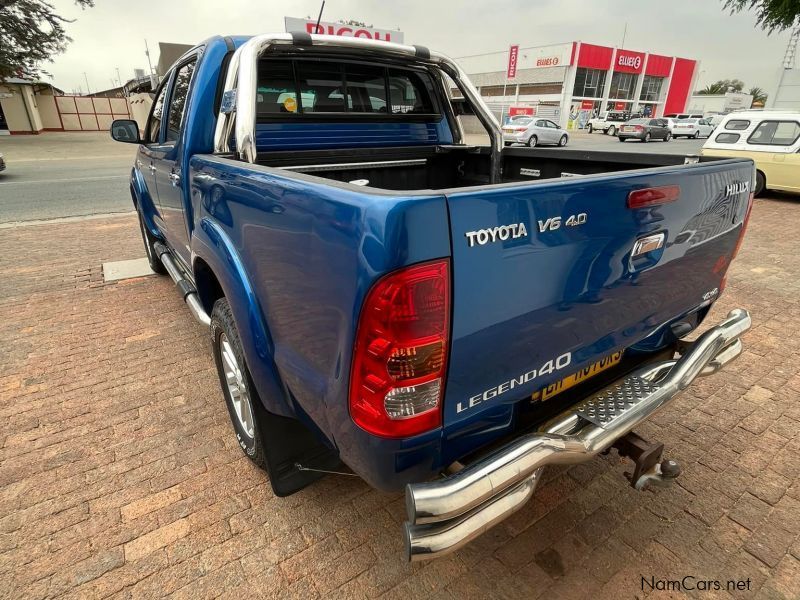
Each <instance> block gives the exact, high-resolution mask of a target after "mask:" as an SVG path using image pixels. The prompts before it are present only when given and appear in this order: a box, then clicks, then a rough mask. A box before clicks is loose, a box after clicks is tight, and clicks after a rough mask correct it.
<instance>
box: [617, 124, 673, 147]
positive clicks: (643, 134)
mask: <svg viewBox="0 0 800 600" xmlns="http://www.w3.org/2000/svg"><path fill="white" fill-rule="evenodd" d="M617 137H618V138H619V141H620V142H624V141H625V140H642V141H643V142H649V141H650V140H664V141H665V142H668V141H670V140H671V139H672V133H671V132H670V130H669V123H668V122H667V120H666V119H631V120H630V121H628V122H627V123H625V124H624V125H623V126H622V127H620V128H619V133H618V134H617Z"/></svg>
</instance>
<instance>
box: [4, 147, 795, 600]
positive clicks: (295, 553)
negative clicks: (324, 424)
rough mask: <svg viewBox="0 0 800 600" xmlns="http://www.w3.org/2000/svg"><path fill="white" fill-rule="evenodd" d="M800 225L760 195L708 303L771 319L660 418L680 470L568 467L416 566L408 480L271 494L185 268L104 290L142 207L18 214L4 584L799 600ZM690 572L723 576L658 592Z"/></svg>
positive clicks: (14, 589) (7, 396)
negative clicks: (174, 275)
mask: <svg viewBox="0 0 800 600" xmlns="http://www.w3.org/2000/svg"><path fill="white" fill-rule="evenodd" d="M598 137H599V136H598ZM616 143H617V144H618V145H619V143H618V142H616ZM670 143H674V142H670ZM654 145H655V144H654ZM664 145H667V144H664ZM631 146H633V144H631ZM3 193H4V190H3V189H2V188H0V194H3ZM124 200H125V201H126V202H128V201H129V200H128V199H127V198H125V199H124ZM798 222H800V200H798V199H797V198H795V197H791V196H773V197H770V198H768V199H764V200H759V201H757V203H756V205H755V207H754V210H753V216H752V218H751V221H750V227H749V231H748V236H747V239H746V241H745V243H744V246H743V249H742V251H741V254H740V255H739V257H738V258H737V260H736V262H735V263H734V265H733V267H732V269H731V271H730V276H729V279H728V286H727V289H726V290H725V293H724V294H723V296H722V297H721V299H720V300H719V301H718V302H717V304H716V305H715V307H714V309H713V311H712V313H711V315H710V316H709V322H712V321H713V322H716V321H719V320H720V319H721V318H723V317H724V315H725V314H726V313H727V311H729V310H730V309H732V308H735V307H745V308H747V309H749V310H750V311H751V313H752V316H753V328H752V330H751V331H750V332H749V333H748V334H747V335H746V336H745V347H746V350H745V352H744V354H743V355H742V357H741V358H740V359H739V360H738V361H737V362H735V363H733V365H731V366H730V367H728V368H727V369H726V370H724V371H723V372H721V373H719V374H716V375H714V376H711V377H707V378H703V379H700V380H698V381H697V382H696V383H695V384H694V385H693V386H692V387H691V388H690V389H689V390H688V391H687V392H686V393H685V394H684V395H682V396H681V397H679V398H678V399H676V400H675V401H674V402H673V403H671V404H670V405H668V406H667V407H666V408H665V409H664V410H663V411H662V412H660V413H659V414H658V415H657V416H656V417H655V418H653V419H652V420H651V421H649V422H647V423H646V424H645V426H644V427H641V428H640V429H639V430H638V432H639V433H640V434H642V435H644V436H645V437H647V438H649V439H652V440H658V441H662V442H664V443H665V444H666V447H667V450H666V453H667V455H668V456H669V457H671V458H675V459H677V460H678V461H680V462H681V464H682V466H683V468H684V473H683V475H681V477H680V478H679V479H678V483H677V484H676V485H674V486H672V487H671V488H666V489H655V490H650V491H646V492H636V491H634V490H633V489H631V488H630V487H629V486H628V485H627V481H626V480H625V478H624V475H623V473H624V472H625V470H626V469H627V465H626V463H624V462H622V461H621V460H620V459H619V457H618V456H617V455H616V453H615V452H612V453H611V454H610V455H608V456H605V457H599V458H597V459H595V460H593V461H592V462H590V463H587V464H584V465H580V466H576V467H572V468H569V469H567V468H551V469H549V470H548V471H547V474H546V477H545V480H544V482H543V484H542V485H540V487H539V489H538V490H537V492H536V494H535V496H534V499H533V500H532V501H531V502H530V503H529V504H528V505H527V506H525V507H524V508H523V509H522V510H521V511H519V512H518V513H516V514H515V515H514V516H513V517H511V518H510V519H509V520H507V521H505V522H504V523H502V524H500V525H499V526H498V527H496V528H495V529H493V530H492V531H491V532H489V533H487V534H486V535H484V536H482V537H481V538H479V539H477V540H476V541H474V542H473V543H472V544H470V545H469V546H467V547H465V548H464V549H462V550H460V551H458V552H456V553H455V554H453V555H451V556H449V557H446V558H443V559H440V560H437V561H433V562H429V563H421V564H414V565H410V564H407V563H406V562H405V561H404V553H403V542H402V536H401V523H402V521H403V519H404V512H405V511H404V503H403V498H402V496H401V495H399V494H384V493H379V492H376V491H374V490H371V489H370V488H369V487H368V486H367V485H366V484H364V483H363V482H362V481H360V480H359V479H358V478H355V477H346V476H328V477H326V478H325V479H323V480H321V481H320V482H318V483H316V484H314V485H312V486H311V487H309V488H307V489H306V490H304V491H302V492H300V493H298V494H296V495H294V496H291V497H288V498H276V497H274V496H273V494H272V492H271V489H270V486H269V482H268V481H267V478H266V475H265V474H264V473H263V472H261V471H259V470H258V469H256V468H255V467H253V466H252V464H251V463H250V462H249V461H248V460H247V459H246V458H245V457H244V456H243V454H242V453H241V451H240V449H239V447H238V445H237V444H236V441H235V437H234V435H233V431H232V429H231V426H230V424H229V420H228V416H227V412H226V408H225V404H224V401H223V398H222V394H221V392H220V388H219V385H218V382H217V377H216V373H215V371H214V366H213V359H212V356H211V353H210V340H209V337H208V333H207V331H205V330H204V329H203V328H202V326H200V325H198V324H196V323H195V321H194V320H193V319H192V317H191V316H190V314H189V313H188V311H187V309H186V307H185V305H184V304H183V302H182V301H181V299H180V296H179V295H178V293H177V292H176V291H175V286H174V285H173V284H172V282H171V281H170V280H169V279H168V278H166V277H159V276H148V277H142V278H136V279H128V280H122V281H118V282H113V283H104V282H103V277H102V272H101V264H102V263H103V262H106V261H118V260H125V259H134V258H140V257H141V256H143V255H144V253H143V248H142V245H141V240H140V238H139V233H138V230H137V225H136V220H135V217H134V216H132V215H125V216H113V217H106V218H101V219H93V220H83V221H77V222H69V223H63V222H55V223H49V224H38V225H26V226H17V227H7V228H4V229H0V281H2V286H0V339H2V346H0V347H2V352H0V411H2V415H1V416H0V440H2V445H1V446H2V447H0V581H2V585H0V596H2V597H6V598H15V599H16V598H47V597H68V598H78V597H87V598H100V597H113V598H151V597H154V596H161V595H164V594H174V595H175V596H176V597H179V598H180V597H182V598H192V599H194V598H201V597H216V596H224V597H230V598H249V597H253V598H257V597H268V598H269V597H301V598H311V597H317V596H325V597H329V596H332V597H346V598H360V597H377V596H386V597H390V598H417V597H437V598H459V599H461V598H487V597H501V598H538V597H543V598H584V597H585V598H635V597H639V598H641V597H654V598H662V597H663V598H682V597H697V598H731V597H736V598H738V597H756V598H765V599H772V598H786V599H793V598H798V597H800V539H798V535H800V476H798V470H797V460H798V456H799V455H800V435H798V432H799V431H800V402H799V401H800V255H799V254H798V252H797V242H796V234H795V229H796V223H798ZM687 576H688V577H690V578H693V579H689V580H686V581H688V582H689V583H690V584H691V582H694V585H695V586H697V582H699V581H705V580H709V581H719V582H720V583H721V585H722V589H721V590H714V591H712V592H701V591H688V592H677V591H674V589H673V590H671V591H658V590H663V589H664V587H663V586H666V585H668V584H667V583H666V582H668V581H674V580H677V581H684V580H683V578H684V577H687ZM643 579H644V580H646V581H647V582H651V583H652V585H653V587H655V589H656V591H653V590H651V587H649V585H650V584H649V583H645V582H643ZM729 580H731V581H736V582H742V583H741V584H740V587H743V586H747V587H746V589H738V590H737V589H734V590H732V591H730V592H729V591H727V590H726V586H727V582H728V581H729ZM659 586H662V587H659Z"/></svg>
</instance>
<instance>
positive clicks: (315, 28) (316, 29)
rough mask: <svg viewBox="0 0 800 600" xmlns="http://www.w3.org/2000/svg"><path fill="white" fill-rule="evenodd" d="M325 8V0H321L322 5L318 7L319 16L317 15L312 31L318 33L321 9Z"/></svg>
mask: <svg viewBox="0 0 800 600" xmlns="http://www.w3.org/2000/svg"><path fill="white" fill-rule="evenodd" d="M324 9H325V0H322V6H320V7H319V16H318V17H317V24H316V25H315V26H314V33H319V22H320V21H321V20H322V11H323V10H324Z"/></svg>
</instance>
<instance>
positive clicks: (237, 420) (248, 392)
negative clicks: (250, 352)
mask: <svg viewBox="0 0 800 600" xmlns="http://www.w3.org/2000/svg"><path fill="white" fill-rule="evenodd" d="M211 345H212V351H213V353H214V362H215V363H216V365H217V375H218V376H219V381H220V385H221V386H222V393H223V395H224V396H225V404H227V406H228V413H229V415H230V418H231V424H232V425H233V430H234V432H235V433H236V438H237V440H238V441H239V446H241V448H242V451H243V452H244V453H245V454H246V455H247V457H248V458H249V459H250V460H252V461H253V462H254V463H255V464H256V465H258V466H259V467H261V468H262V469H265V468H266V460H265V453H264V446H263V439H262V437H261V426H260V425H261V424H260V423H259V420H258V419H257V413H256V411H255V403H256V402H261V399H260V398H259V397H258V392H257V391H256V389H255V386H254V385H253V383H252V380H251V378H250V371H249V370H248V369H247V365H246V364H245V362H244V353H243V351H242V343H241V341H240V340H239V332H238V331H237V329H236V324H235V323H234V321H233V312H232V311H231V307H230V304H228V300H227V299H226V298H220V299H219V300H217V301H216V302H215V303H214V309H213V310H212V312H211Z"/></svg>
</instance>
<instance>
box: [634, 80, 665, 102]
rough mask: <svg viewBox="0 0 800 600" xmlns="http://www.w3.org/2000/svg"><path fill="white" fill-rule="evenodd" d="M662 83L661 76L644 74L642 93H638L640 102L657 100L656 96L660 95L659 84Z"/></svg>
mask: <svg viewBox="0 0 800 600" xmlns="http://www.w3.org/2000/svg"><path fill="white" fill-rule="evenodd" d="M663 83H664V78H663V77H655V76H653V75H645V76H644V79H643V80H642V93H641V94H639V100H640V101H642V102H658V98H659V96H660V95H661V85H662V84H663Z"/></svg>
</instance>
